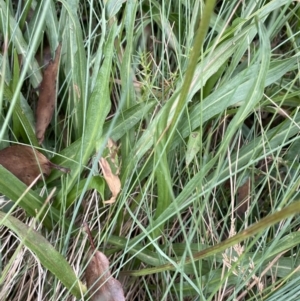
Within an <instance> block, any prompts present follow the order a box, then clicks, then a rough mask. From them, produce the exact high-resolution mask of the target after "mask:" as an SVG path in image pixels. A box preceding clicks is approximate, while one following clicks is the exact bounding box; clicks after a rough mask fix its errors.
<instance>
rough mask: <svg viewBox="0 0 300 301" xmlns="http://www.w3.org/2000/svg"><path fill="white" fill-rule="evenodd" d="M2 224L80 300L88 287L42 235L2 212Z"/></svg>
mask: <svg viewBox="0 0 300 301" xmlns="http://www.w3.org/2000/svg"><path fill="white" fill-rule="evenodd" d="M0 223H1V224H2V225H4V226H6V227H7V228H9V229H10V230H12V231H13V232H15V233H16V235H17V236H18V237H19V238H20V240H21V242H22V243H23V244H24V245H25V246H26V247H27V248H28V249H29V250H30V251H31V252H33V253H34V254H35V255H36V256H37V258H38V259H39V261H40V263H41V264H42V265H43V266H44V267H45V268H46V269H48V270H49V271H50V272H51V273H52V274H53V275H55V276H56V277H57V278H58V279H59V280H60V281H61V282H62V284H63V285H64V286H65V287H66V288H67V289H68V290H70V292H71V293H72V294H73V295H74V296H76V297H77V298H80V297H81V296H82V295H83V294H84V293H85V291H86V287H85V286H84V285H83V284H82V282H81V281H80V280H79V279H78V277H77V276H76V275H75V273H74V271H73V269H72V267H71V266H70V264H69V263H68V262H67V261H66V259H65V258H64V257H63V256H62V255H61V254H60V253H58V252H57V251H56V250H55V248H54V247H53V246H52V245H51V244H50V243H49V241H47V240H46V239H45V238H44V237H43V236H42V235H41V234H40V233H38V232H36V231H34V230H33V229H31V228H30V227H28V226H27V225H25V224H24V223H22V222H20V221H19V220H18V219H17V218H15V217H12V216H7V215H5V214H4V213H3V212H0Z"/></svg>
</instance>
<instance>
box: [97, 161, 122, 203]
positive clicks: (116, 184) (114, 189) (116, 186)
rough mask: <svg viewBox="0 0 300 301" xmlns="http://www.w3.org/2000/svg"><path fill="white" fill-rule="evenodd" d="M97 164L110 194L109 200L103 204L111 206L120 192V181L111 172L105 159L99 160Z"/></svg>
mask: <svg viewBox="0 0 300 301" xmlns="http://www.w3.org/2000/svg"><path fill="white" fill-rule="evenodd" d="M99 163H100V166H101V169H102V172H103V177H104V179H105V181H106V183H107V185H108V187H109V189H110V191H111V193H112V197H111V198H110V199H109V200H107V201H104V203H105V204H112V203H114V202H115V201H116V198H117V196H118V194H119V193H120V191H121V181H120V178H119V177H118V176H117V175H115V174H114V173H113V172H112V170H111V167H110V165H109V163H108V161H107V160H106V159H104V158H101V159H100V162H99Z"/></svg>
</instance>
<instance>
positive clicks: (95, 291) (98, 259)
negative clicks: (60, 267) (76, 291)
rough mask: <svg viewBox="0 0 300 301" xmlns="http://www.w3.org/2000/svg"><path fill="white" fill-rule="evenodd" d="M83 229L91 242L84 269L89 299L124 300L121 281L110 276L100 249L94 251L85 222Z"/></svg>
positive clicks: (107, 263)
mask: <svg viewBox="0 0 300 301" xmlns="http://www.w3.org/2000/svg"><path fill="white" fill-rule="evenodd" d="M83 225H84V228H85V231H86V232H87V234H88V238H89V241H90V244H91V248H92V250H91V251H89V253H88V256H89V258H91V259H90V261H89V263H88V265H87V268H86V271H85V279H86V284H87V288H88V290H89V294H90V296H91V298H90V299H89V300H91V301H123V300H125V297H124V292H123V288H122V285H121V283H120V282H119V281H118V280H117V279H115V278H113V277H112V276H111V273H110V270H109V261H108V259H107V257H106V256H105V255H104V254H103V253H102V252H100V251H95V244H94V242H93V237H92V234H91V231H90V228H89V226H88V224H87V223H86V222H84V223H83Z"/></svg>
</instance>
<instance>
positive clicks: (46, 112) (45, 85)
mask: <svg viewBox="0 0 300 301" xmlns="http://www.w3.org/2000/svg"><path fill="white" fill-rule="evenodd" d="M60 50H61V45H60V44H59V45H58V47H57V49H56V51H55V59H54V61H53V60H51V61H50V62H49V64H48V66H47V67H46V69H45V71H44V76H43V80H42V82H41V86H40V96H39V100H38V103H37V108H36V128H35V131H36V137H37V139H38V141H39V143H40V144H41V143H42V142H43V141H44V136H45V131H46V129H47V127H48V125H49V123H50V122H51V119H52V116H53V112H54V108H55V102H56V78H57V72H58V65H59V58H60Z"/></svg>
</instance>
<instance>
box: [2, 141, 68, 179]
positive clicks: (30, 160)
mask: <svg viewBox="0 0 300 301" xmlns="http://www.w3.org/2000/svg"><path fill="white" fill-rule="evenodd" d="M0 164H1V165H2V166H3V167H5V168H6V169H7V170H9V171H10V172H11V173H12V174H14V175H15V176H16V177H17V178H19V179H20V180H21V181H22V182H24V183H25V184H26V185H30V184H31V183H32V181H33V180H34V179H36V178H37V177H38V176H39V175H40V174H41V173H42V174H43V175H44V176H48V175H49V174H50V172H51V169H53V168H55V169H58V170H60V171H62V172H65V173H69V172H70V170H69V169H68V168H64V167H62V166H59V165H56V164H54V163H52V162H50V161H49V160H48V159H47V158H46V157H45V156H44V155H43V154H41V153H40V152H38V151H37V150H36V149H34V148H32V147H30V146H25V145H13V146H9V147H7V148H5V149H2V150H1V151H0Z"/></svg>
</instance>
